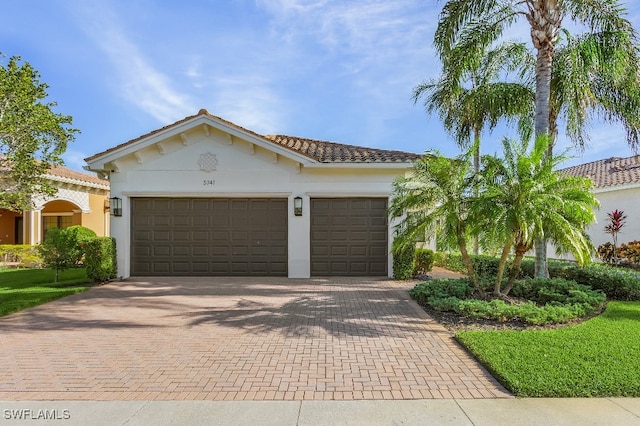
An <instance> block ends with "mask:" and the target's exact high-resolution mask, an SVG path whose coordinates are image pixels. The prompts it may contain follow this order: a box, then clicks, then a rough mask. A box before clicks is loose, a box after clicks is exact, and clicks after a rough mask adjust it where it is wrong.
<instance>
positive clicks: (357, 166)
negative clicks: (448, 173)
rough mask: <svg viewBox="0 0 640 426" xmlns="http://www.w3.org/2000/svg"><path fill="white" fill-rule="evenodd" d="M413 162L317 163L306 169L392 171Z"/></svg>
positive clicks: (409, 166)
mask: <svg viewBox="0 0 640 426" xmlns="http://www.w3.org/2000/svg"><path fill="white" fill-rule="evenodd" d="M413 164H414V163H413V162H407V161H402V162H400V161H398V162H391V161H389V162H384V163H382V162H380V163H374V162H369V163H366V162H363V163H350V162H332V163H316V164H305V165H304V167H306V168H310V169H390V170H405V169H408V168H411V167H412V166H413Z"/></svg>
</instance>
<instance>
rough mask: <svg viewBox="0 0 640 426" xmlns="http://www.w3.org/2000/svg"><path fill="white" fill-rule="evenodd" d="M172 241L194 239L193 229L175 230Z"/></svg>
mask: <svg viewBox="0 0 640 426" xmlns="http://www.w3.org/2000/svg"><path fill="white" fill-rule="evenodd" d="M172 241H173V242H176V241H179V242H183V241H185V242H186V241H193V237H192V235H191V231H188V230H184V231H182V230H180V231H173V238H172Z"/></svg>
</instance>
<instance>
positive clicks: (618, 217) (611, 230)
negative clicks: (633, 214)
mask: <svg viewBox="0 0 640 426" xmlns="http://www.w3.org/2000/svg"><path fill="white" fill-rule="evenodd" d="M607 217H608V223H607V225H606V226H605V227H604V232H606V233H607V234H611V238H612V239H613V259H617V257H618V256H617V254H616V248H617V247H618V233H619V232H620V230H621V229H622V227H624V225H625V222H626V220H627V215H626V214H624V212H623V211H622V210H618V209H616V210H614V211H612V212H611V213H607Z"/></svg>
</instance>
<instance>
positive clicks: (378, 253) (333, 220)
mask: <svg viewBox="0 0 640 426" xmlns="http://www.w3.org/2000/svg"><path fill="white" fill-rule="evenodd" d="M387 235H388V232H387V199H386V198H331V199H327V198H316V199H312V200H311V274H312V275H316V276H318V275H356V276H358V275H360V276H362V275H377V276H386V275H387V252H388V239H387Z"/></svg>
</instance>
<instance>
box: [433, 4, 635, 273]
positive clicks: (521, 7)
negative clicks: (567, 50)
mask: <svg viewBox="0 0 640 426" xmlns="http://www.w3.org/2000/svg"><path fill="white" fill-rule="evenodd" d="M624 14H625V11H624V9H623V7H622V6H621V4H620V1H619V0H598V1H593V0H564V1H563V0H474V1H469V0H448V1H447V3H446V4H445V5H444V7H443V10H442V13H441V15H440V20H439V22H438V27H437V29H436V35H435V45H436V48H437V50H438V52H439V54H440V56H441V57H442V58H446V57H447V56H448V55H449V53H450V52H451V51H452V50H453V49H454V47H456V46H457V45H460V46H462V45H464V46H467V48H471V49H470V50H471V51H474V52H476V51H479V50H480V49H482V48H486V46H490V45H491V44H492V43H494V42H495V41H496V40H498V39H500V37H502V36H503V34H504V32H505V31H506V30H507V29H508V28H509V27H510V26H511V25H512V24H513V23H514V22H516V21H517V20H518V19H519V18H524V19H526V20H527V22H528V24H529V26H530V34H531V40H532V43H533V46H534V48H535V50H536V73H535V76H536V90H535V125H534V130H535V135H536V137H537V136H541V135H547V134H549V132H550V126H549V116H550V100H551V71H552V64H553V56H554V51H555V46H556V42H557V40H558V34H559V32H560V30H561V27H562V21H563V19H565V18H571V19H572V20H573V21H574V22H576V23H578V24H582V25H585V26H586V27H587V28H588V30H589V32H590V33H601V32H606V31H608V32H616V33H619V34H625V35H627V36H628V38H629V39H630V40H632V41H634V42H635V41H636V39H637V37H636V33H635V31H634V30H633V28H632V26H631V23H630V22H629V21H628V20H627V19H625V18H624V17H623V16H624ZM545 248H546V244H544V242H543V240H541V241H538V244H536V276H538V277H546V276H548V275H547V264H546V252H545Z"/></svg>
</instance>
